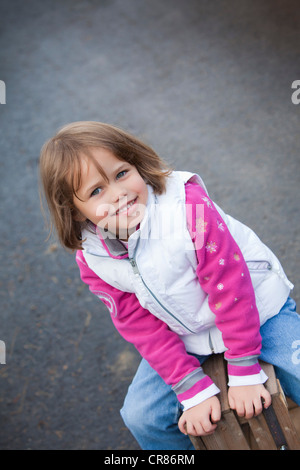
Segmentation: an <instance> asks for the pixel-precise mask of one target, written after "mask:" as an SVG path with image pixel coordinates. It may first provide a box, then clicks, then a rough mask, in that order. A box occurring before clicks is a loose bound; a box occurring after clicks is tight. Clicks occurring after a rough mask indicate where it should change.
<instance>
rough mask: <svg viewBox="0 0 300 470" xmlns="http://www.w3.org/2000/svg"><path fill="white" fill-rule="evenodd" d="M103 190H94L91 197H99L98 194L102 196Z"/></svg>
mask: <svg viewBox="0 0 300 470" xmlns="http://www.w3.org/2000/svg"><path fill="white" fill-rule="evenodd" d="M101 191H102V190H101V188H96V189H94V191H93V192H92V194H91V196H97V194H100V193H101Z"/></svg>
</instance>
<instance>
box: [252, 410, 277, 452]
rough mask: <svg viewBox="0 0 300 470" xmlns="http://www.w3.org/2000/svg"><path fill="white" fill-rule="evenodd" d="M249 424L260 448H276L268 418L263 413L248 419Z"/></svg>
mask: <svg viewBox="0 0 300 470" xmlns="http://www.w3.org/2000/svg"><path fill="white" fill-rule="evenodd" d="M248 424H249V426H250V430H251V432H252V436H253V438H254V440H255V443H256V446H257V448H258V449H260V450H266V449H268V450H276V449H277V448H276V445H275V442H274V440H273V438H272V436H271V433H270V431H269V428H268V425H267V423H266V420H265V418H264V416H263V415H262V414H260V415H259V416H255V417H254V418H251V419H248Z"/></svg>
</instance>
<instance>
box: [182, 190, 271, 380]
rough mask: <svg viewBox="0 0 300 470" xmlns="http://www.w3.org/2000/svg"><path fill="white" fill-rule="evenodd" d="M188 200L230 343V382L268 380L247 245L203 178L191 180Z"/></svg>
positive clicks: (208, 286)
mask: <svg viewBox="0 0 300 470" xmlns="http://www.w3.org/2000/svg"><path fill="white" fill-rule="evenodd" d="M186 204H187V208H188V210H187V218H188V220H187V224H188V228H189V232H190V234H191V237H192V239H193V241H194V244H195V247H196V252H197V258H198V267H197V275H198V279H199V282H200V284H201V287H202V288H203V290H204V291H205V292H206V293H207V294H208V302H209V306H210V309H211V310H212V312H213V313H214V314H215V315H216V326H217V327H218V328H219V330H220V331H221V332H222V338H223V341H224V344H225V346H226V348H227V351H226V352H225V355H224V356H225V358H226V359H227V361H228V374H229V385H250V384H254V383H262V382H264V381H265V380H266V376H265V374H264V373H263V372H262V371H261V368H260V366H259V363H258V359H257V358H258V356H259V354H260V349H261V336H260V332H259V330H260V322H259V314H258V310H257V307H256V301H255V294H254V289H253V286H252V282H251V278H250V274H249V270H248V267H247V265H246V262H245V260H244V258H243V255H242V253H241V250H240V249H239V247H238V245H237V243H236V242H235V240H234V239H233V237H232V236H231V234H230V232H229V230H228V228H227V226H226V224H225V222H224V220H223V219H222V218H221V216H220V214H219V212H218V211H217V209H216V208H215V206H214V204H213V202H212V201H211V199H210V198H209V197H208V195H207V194H206V193H205V191H204V190H203V189H202V188H201V187H200V186H199V185H198V184H194V183H188V184H187V185H186Z"/></svg>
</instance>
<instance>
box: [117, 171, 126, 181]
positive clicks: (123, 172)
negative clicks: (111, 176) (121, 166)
mask: <svg viewBox="0 0 300 470" xmlns="http://www.w3.org/2000/svg"><path fill="white" fill-rule="evenodd" d="M126 173H127V170H123V171H120V173H118V174H117V180H118V179H119V178H122V176H124V175H126Z"/></svg>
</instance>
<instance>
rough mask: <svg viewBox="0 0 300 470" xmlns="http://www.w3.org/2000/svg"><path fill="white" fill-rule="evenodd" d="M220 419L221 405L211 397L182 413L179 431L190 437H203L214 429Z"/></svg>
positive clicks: (216, 399)
mask: <svg viewBox="0 0 300 470" xmlns="http://www.w3.org/2000/svg"><path fill="white" fill-rule="evenodd" d="M220 419H221V405H220V402H219V400H218V398H217V397H215V396H214V397H211V398H208V399H207V400H205V401H203V402H202V403H200V404H199V405H196V406H193V407H192V408H190V409H188V410H187V411H184V412H183V413H182V415H181V417H180V419H179V422H178V427H179V429H180V431H181V432H182V433H183V434H185V435H187V434H190V435H191V436H205V435H208V434H212V433H213V432H214V430H215V429H216V427H217V425H216V424H215V423H216V422H217V421H219V420H220Z"/></svg>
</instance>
